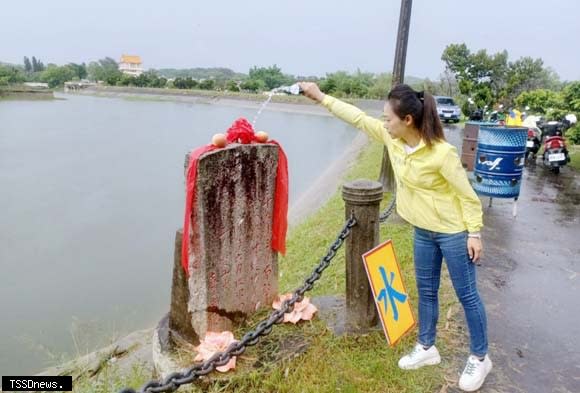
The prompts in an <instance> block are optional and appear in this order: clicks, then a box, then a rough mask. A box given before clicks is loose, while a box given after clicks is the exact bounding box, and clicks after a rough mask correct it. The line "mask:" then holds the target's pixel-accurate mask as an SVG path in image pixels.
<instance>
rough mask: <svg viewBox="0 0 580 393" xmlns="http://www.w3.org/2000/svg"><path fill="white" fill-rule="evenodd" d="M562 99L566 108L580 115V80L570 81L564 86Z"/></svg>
mask: <svg viewBox="0 0 580 393" xmlns="http://www.w3.org/2000/svg"><path fill="white" fill-rule="evenodd" d="M562 101H563V106H564V108H565V109H567V110H569V111H570V112H573V113H575V114H576V115H577V116H579V117H580V81H576V82H572V83H569V84H568V85H566V87H564V90H562Z"/></svg>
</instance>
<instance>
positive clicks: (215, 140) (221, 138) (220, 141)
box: [211, 134, 228, 147]
mask: <svg viewBox="0 0 580 393" xmlns="http://www.w3.org/2000/svg"><path fill="white" fill-rule="evenodd" d="M211 143H212V144H213V145H214V146H217V147H226V145H227V144H228V140H227V139H226V136H225V135H224V134H215V135H214V136H213V137H212V138H211Z"/></svg>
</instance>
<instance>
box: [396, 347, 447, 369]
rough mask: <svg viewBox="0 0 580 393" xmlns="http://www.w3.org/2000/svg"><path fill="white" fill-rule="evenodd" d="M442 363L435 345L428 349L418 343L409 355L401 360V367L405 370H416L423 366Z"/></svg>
mask: <svg viewBox="0 0 580 393" xmlns="http://www.w3.org/2000/svg"><path fill="white" fill-rule="evenodd" d="M439 363H441V356H439V351H438V350H437V348H435V345H431V347H430V348H429V349H427V350H425V349H424V348H423V345H421V344H417V345H415V348H413V350H412V351H411V353H409V354H408V355H405V356H403V357H402V358H401V359H400V360H399V368H402V369H403V370H415V369H418V368H420V367H423V366H432V365H435V364H439Z"/></svg>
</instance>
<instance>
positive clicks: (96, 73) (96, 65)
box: [88, 57, 123, 86]
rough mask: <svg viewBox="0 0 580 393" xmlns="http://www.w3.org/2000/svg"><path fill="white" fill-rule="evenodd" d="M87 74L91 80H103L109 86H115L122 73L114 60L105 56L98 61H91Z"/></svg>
mask: <svg viewBox="0 0 580 393" xmlns="http://www.w3.org/2000/svg"><path fill="white" fill-rule="evenodd" d="M88 75H89V78H90V79H91V80H94V81H104V82H105V83H107V84H109V85H111V86H115V85H116V84H117V82H118V81H119V80H121V77H122V75H123V74H122V73H121V71H119V66H118V64H117V62H116V61H115V60H113V59H112V58H110V57H105V58H104V59H100V60H99V61H98V62H96V61H93V62H91V63H90V64H89V66H88Z"/></svg>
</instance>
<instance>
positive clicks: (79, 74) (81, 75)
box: [67, 63, 88, 79]
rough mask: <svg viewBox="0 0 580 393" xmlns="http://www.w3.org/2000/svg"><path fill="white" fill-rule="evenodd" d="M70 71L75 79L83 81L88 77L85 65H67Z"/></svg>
mask: <svg viewBox="0 0 580 393" xmlns="http://www.w3.org/2000/svg"><path fill="white" fill-rule="evenodd" d="M67 66H68V67H69V68H70V69H71V70H73V72H74V74H75V78H78V79H85V78H86V77H87V75H88V73H87V65H86V64H85V63H82V64H76V63H68V65H67Z"/></svg>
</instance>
